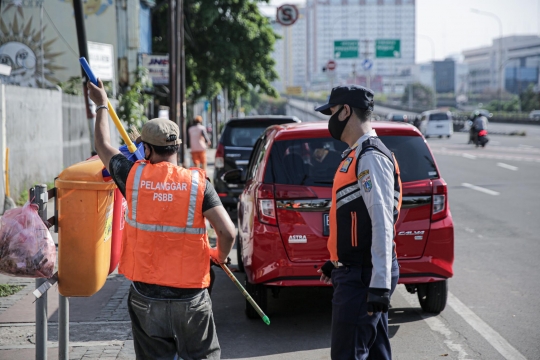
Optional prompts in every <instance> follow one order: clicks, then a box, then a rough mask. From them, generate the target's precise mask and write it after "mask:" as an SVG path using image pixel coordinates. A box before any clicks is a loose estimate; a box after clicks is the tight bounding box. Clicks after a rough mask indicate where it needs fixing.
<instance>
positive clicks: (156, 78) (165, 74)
mask: <svg viewBox="0 0 540 360" xmlns="http://www.w3.org/2000/svg"><path fill="white" fill-rule="evenodd" d="M141 66H142V67H144V68H147V69H148V73H149V75H150V78H151V79H152V83H153V84H154V85H166V84H168V83H169V55H152V54H142V62H141Z"/></svg>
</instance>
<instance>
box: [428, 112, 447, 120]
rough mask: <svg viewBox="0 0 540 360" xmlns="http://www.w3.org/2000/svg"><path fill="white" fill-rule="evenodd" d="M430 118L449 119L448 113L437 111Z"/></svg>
mask: <svg viewBox="0 0 540 360" xmlns="http://www.w3.org/2000/svg"><path fill="white" fill-rule="evenodd" d="M429 120H448V114H445V113H437V114H431V115H429Z"/></svg>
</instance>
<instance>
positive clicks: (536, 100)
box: [519, 84, 540, 112]
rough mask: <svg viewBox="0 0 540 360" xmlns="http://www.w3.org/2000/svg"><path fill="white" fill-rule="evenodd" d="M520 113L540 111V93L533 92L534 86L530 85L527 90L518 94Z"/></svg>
mask: <svg viewBox="0 0 540 360" xmlns="http://www.w3.org/2000/svg"><path fill="white" fill-rule="evenodd" d="M519 99H520V100H521V111H527V112H529V111H533V110H538V109H540V92H534V85H533V84H530V85H529V86H528V87H527V90H525V91H524V92H522V93H521V94H519Z"/></svg>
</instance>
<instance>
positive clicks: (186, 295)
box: [88, 80, 235, 360]
mask: <svg viewBox="0 0 540 360" xmlns="http://www.w3.org/2000/svg"><path fill="white" fill-rule="evenodd" d="M88 88H89V91H90V98H91V99H92V101H93V102H94V103H95V104H96V105H97V107H96V127H95V146H96V150H97V153H98V155H99V158H100V159H101V161H102V162H103V163H104V164H105V166H106V167H107V170H108V171H109V172H110V174H111V177H112V178H113V179H114V181H115V182H116V184H117V185H118V187H119V189H120V191H121V192H122V194H123V195H124V196H125V198H126V200H127V203H128V211H127V216H126V224H125V228H124V233H123V239H122V253H121V257H120V266H119V269H118V272H119V273H120V274H123V275H124V276H125V277H126V278H128V279H129V280H131V281H133V285H132V287H131V288H130V293H129V297H128V310H129V315H130V318H131V325H132V330H133V340H134V345H135V353H136V355H137V359H173V358H175V357H176V356H180V358H182V359H184V360H189V359H219V358H220V356H221V350H220V346H219V342H218V338H217V334H216V328H215V324H214V317H213V313H212V302H211V300H210V297H209V295H208V291H207V288H208V286H209V285H210V262H209V259H210V258H211V259H213V260H214V261H217V262H219V263H224V262H225V261H226V259H227V255H228V254H229V252H230V251H231V248H232V245H233V242H234V235H235V227H234V224H233V223H232V221H231V219H230V218H229V215H228V214H227V212H226V211H225V209H224V208H223V206H222V205H221V201H220V199H219V197H218V195H217V193H216V191H215V190H214V188H213V186H212V184H211V183H210V182H209V181H208V180H207V179H206V174H205V172H204V170H202V169H196V168H191V169H185V168H183V167H181V166H178V165H177V163H178V162H177V161H178V159H177V153H178V147H179V144H180V143H181V139H180V131H179V128H178V126H177V125H176V124H175V123H174V122H172V121H170V120H168V119H152V120H150V121H148V122H147V123H145V124H144V125H143V127H142V129H141V136H139V138H138V139H137V140H136V142H137V143H140V142H142V143H143V145H144V155H145V159H144V160H139V161H137V162H135V163H133V162H131V161H130V160H128V159H127V158H126V157H125V156H123V155H122V154H120V152H119V151H118V149H115V148H114V147H112V146H111V143H110V133H109V122H108V115H107V94H106V93H105V91H104V89H103V83H102V82H101V80H99V87H97V86H95V85H94V84H92V83H91V82H88ZM205 219H208V221H209V222H210V224H211V225H212V227H213V228H214V229H215V230H216V234H217V246H216V248H211V247H210V245H209V243H208V236H207V233H206V224H205Z"/></svg>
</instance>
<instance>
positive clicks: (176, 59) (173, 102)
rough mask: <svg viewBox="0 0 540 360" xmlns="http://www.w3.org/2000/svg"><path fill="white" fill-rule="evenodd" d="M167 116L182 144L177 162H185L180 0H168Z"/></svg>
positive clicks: (183, 60)
mask: <svg viewBox="0 0 540 360" xmlns="http://www.w3.org/2000/svg"><path fill="white" fill-rule="evenodd" d="M168 20H169V86H170V88H171V89H170V96H171V97H170V112H169V118H170V120H171V121H174V122H175V123H176V124H178V127H179V128H180V137H181V138H182V144H181V145H180V149H179V152H178V163H179V164H181V165H183V166H184V165H186V164H185V158H186V156H185V153H186V124H185V118H186V115H185V105H186V103H185V76H184V74H185V59H184V58H185V52H184V12H183V1H182V0H169V17H168Z"/></svg>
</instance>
